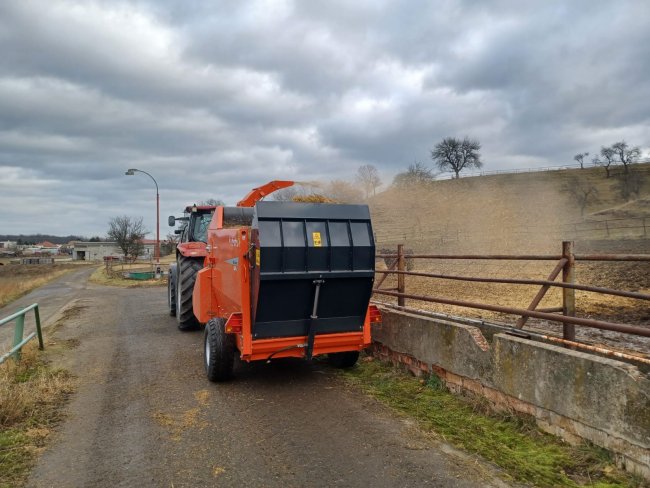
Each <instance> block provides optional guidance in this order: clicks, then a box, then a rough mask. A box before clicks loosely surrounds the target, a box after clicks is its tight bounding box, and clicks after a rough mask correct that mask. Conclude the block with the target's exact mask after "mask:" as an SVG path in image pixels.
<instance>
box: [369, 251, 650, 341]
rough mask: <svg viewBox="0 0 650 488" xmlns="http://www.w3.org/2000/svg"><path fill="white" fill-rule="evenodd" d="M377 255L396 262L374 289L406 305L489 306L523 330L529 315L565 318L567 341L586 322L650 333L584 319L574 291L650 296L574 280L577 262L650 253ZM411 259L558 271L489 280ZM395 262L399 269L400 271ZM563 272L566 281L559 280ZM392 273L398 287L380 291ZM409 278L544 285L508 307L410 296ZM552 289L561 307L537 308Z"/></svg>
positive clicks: (641, 258) (643, 257) (641, 257)
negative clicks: (420, 265)
mask: <svg viewBox="0 0 650 488" xmlns="http://www.w3.org/2000/svg"><path fill="white" fill-rule="evenodd" d="M377 257H378V258H393V259H395V258H396V261H395V262H394V263H393V265H391V267H390V269H388V270H377V271H376V272H377V273H379V274H382V275H383V276H382V277H381V279H380V280H379V285H377V286H376V287H375V289H374V290H373V291H374V293H376V294H380V295H388V296H394V297H396V298H397V304H398V306H402V307H403V306H404V305H405V301H406V299H407V298H408V299H412V300H420V301H425V302H433V303H442V304H447V305H454V306H459V307H465V308H475V309H479V310H489V311H493V312H501V313H506V314H513V315H519V316H520V318H519V319H518V320H517V322H516V325H515V328H517V329H521V328H523V326H524V325H525V324H526V322H527V320H528V318H530V317H533V318H539V319H545V320H549V321H553V322H561V323H562V325H563V339H564V340H567V341H575V326H576V325H581V326H585V327H592V328H596V329H603V330H611V331H615V332H624V333H628V334H634V335H640V336H645V337H650V329H649V328H643V327H638V326H633V325H628V324H621V323H616V322H607V321H603V320H594V319H585V318H580V317H576V316H575V315H576V303H575V302H576V298H575V291H576V290H580V291H586V292H592V293H601V294H606V295H613V296H619V297H624V298H632V299H638V300H650V295H648V294H645V293H638V292H631V291H623V290H614V289H611V288H605V287H599V286H591V285H580V284H576V283H575V264H576V261H610V262H611V261H637V262H650V254H616V255H614V254H578V255H576V254H574V252H573V242H572V241H564V242H562V254H561V255H546V254H545V255H540V254H527V255H511V254H485V255H477V254H405V253H404V247H403V246H402V245H401V244H400V245H399V246H398V247H397V254H378V255H377ZM406 259H450V260H517V261H557V264H556V266H555V268H554V269H553V271H552V272H551V273H550V275H549V276H548V279H546V280H534V279H518V278H485V277H476V276H455V275H445V274H438V273H426V272H419V271H407V270H406V269H405V268H406V266H405V262H406ZM395 264H396V265H397V269H396V270H395V269H394V268H395ZM560 273H561V274H562V281H561V282H558V281H555V279H556V278H557V277H558V276H559V274H560ZM389 274H396V275H397V288H396V289H395V288H392V289H388V290H386V289H379V286H380V285H381V284H382V283H383V282H384V280H385V279H386V277H387V276H388V275H389ZM406 276H422V277H428V278H438V279H447V280H458V281H468V282H479V283H499V284H515V285H537V286H541V288H540V290H539V291H538V292H537V294H536V295H535V297H534V298H533V299H532V301H531V303H530V305H529V306H528V308H527V309H522V308H515V307H505V306H501V305H489V304H484V303H475V302H469V301H464V300H454V299H449V298H440V297H426V296H422V295H411V294H407V293H406V284H405V278H406ZM551 287H558V288H561V289H562V306H561V307H549V308H546V309H541V310H540V309H537V307H538V305H539V304H540V303H541V301H542V300H543V298H544V297H545V296H546V293H547V292H548V290H549V289H550V288H551ZM555 312H561V313H562V315H555Z"/></svg>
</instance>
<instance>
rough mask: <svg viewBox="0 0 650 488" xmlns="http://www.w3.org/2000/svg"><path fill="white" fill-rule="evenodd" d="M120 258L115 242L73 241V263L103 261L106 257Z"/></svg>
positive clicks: (120, 254)
mask: <svg viewBox="0 0 650 488" xmlns="http://www.w3.org/2000/svg"><path fill="white" fill-rule="evenodd" d="M109 256H111V257H121V256H122V251H121V250H120V248H119V247H117V243H115V242H81V241H74V243H73V248H72V260H73V261H103V260H104V258H106V257H109Z"/></svg>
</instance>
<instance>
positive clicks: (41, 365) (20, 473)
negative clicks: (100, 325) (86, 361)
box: [0, 342, 74, 488]
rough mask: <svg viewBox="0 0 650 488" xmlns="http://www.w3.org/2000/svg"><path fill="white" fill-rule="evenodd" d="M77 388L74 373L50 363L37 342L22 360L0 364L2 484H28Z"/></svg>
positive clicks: (0, 486)
mask: <svg viewBox="0 0 650 488" xmlns="http://www.w3.org/2000/svg"><path fill="white" fill-rule="evenodd" d="M73 390H74V379H73V378H72V377H71V376H70V374H69V373H67V372H66V371H63V370H60V369H54V368H52V367H50V366H49V365H48V364H46V363H45V362H44V360H43V359H42V357H41V355H40V354H39V351H38V348H37V347H36V344H35V343H34V342H31V343H30V344H28V345H27V346H26V347H24V348H23V355H22V359H21V361H20V362H19V363H15V362H14V361H13V360H8V361H6V362H5V363H4V364H2V365H0V488H9V487H18V486H23V485H24V483H25V481H26V478H27V475H28V474H29V470H30V468H31V467H32V465H33V463H34V462H35V459H36V456H37V455H38V453H39V452H41V451H42V450H43V447H44V445H45V443H46V440H47V438H48V437H49V436H50V434H51V432H52V427H53V426H54V424H56V422H57V421H58V420H59V419H60V417H61V408H60V407H61V406H62V404H63V402H64V401H65V399H66V398H67V396H68V395H69V394H70V393H72V391H73Z"/></svg>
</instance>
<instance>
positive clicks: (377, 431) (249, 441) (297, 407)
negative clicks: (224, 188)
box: [29, 285, 504, 487]
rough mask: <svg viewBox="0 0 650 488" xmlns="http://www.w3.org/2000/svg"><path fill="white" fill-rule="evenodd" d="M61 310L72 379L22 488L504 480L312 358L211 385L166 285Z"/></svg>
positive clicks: (110, 293) (60, 336) (94, 297)
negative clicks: (72, 389)
mask: <svg viewBox="0 0 650 488" xmlns="http://www.w3.org/2000/svg"><path fill="white" fill-rule="evenodd" d="M66 315H67V319H66V320H65V322H64V324H63V325H61V326H59V327H58V330H57V332H56V335H55V337H54V340H55V341H57V342H58V343H59V344H61V343H63V341H67V343H68V344H69V345H70V347H71V348H70V349H67V350H66V351H65V352H64V355H63V357H62V358H61V357H60V358H59V360H58V361H57V362H59V363H61V365H62V366H64V367H66V368H68V369H70V370H71V371H72V372H73V373H74V374H75V375H77V376H78V377H79V382H80V385H79V389H78V392H77V393H76V394H75V395H73V398H72V399H71V402H70V404H69V405H68V407H67V419H66V421H64V422H63V423H62V425H60V427H59V434H58V435H57V436H55V439H54V440H53V441H52V443H51V445H50V447H49V448H48V449H47V450H46V452H45V453H43V455H42V456H41V457H40V459H39V462H38V464H37V466H36V467H35V469H34V470H33V472H32V475H31V478H30V480H29V486H38V487H44V486H57V487H68V486H70V487H72V486H74V487H78V486H93V487H109V486H110V487H115V486H156V487H160V486H174V487H182V486H188V487H189V486H192V487H196V486H264V487H267V486H283V487H284V486H375V487H381V486H386V487H388V486H445V487H447V486H503V485H504V483H503V482H502V481H500V480H499V479H498V478H497V475H496V474H495V471H494V470H493V469H492V468H490V467H489V466H486V465H484V464H483V463H481V462H479V461H477V460H476V459H474V458H471V457H468V456H465V455H462V454H459V453H457V452H455V451H454V450H453V449H451V448H450V447H448V446H445V445H442V444H439V443H437V442H435V441H433V440H431V439H429V438H427V437H425V436H424V435H422V434H421V433H419V432H418V431H417V429H416V428H415V427H414V426H413V425H412V424H411V423H409V422H408V421H406V420H405V419H400V418H397V417H395V416H394V415H393V414H392V413H391V412H389V411H388V410H387V409H385V408H384V407H382V406H381V405H379V404H378V403H376V402H375V401H374V400H372V399H369V398H367V397H365V396H363V395H362V394H360V393H359V392H357V391H354V390H350V389H349V388H347V387H346V386H345V385H344V383H343V382H342V380H341V379H340V378H339V377H338V376H337V374H336V373H335V372H334V371H333V370H331V369H329V368H327V367H325V366H323V365H321V364H319V363H314V364H308V363H304V362H281V361H278V362H276V363H273V364H271V365H265V364H258V365H254V366H251V365H239V366H238V367H237V369H236V375H237V377H236V379H235V380H234V381H233V382H230V383H227V384H220V385H215V384H212V383H209V382H208V381H207V380H206V378H205V375H204V372H203V368H202V337H203V336H202V332H201V331H195V332H189V333H181V332H180V331H178V330H177V329H176V327H175V322H174V319H172V318H170V317H169V316H168V315H167V313H166V303H165V290H164V289H163V288H154V289H145V288H140V289H117V288H106V287H101V286H98V285H88V286H87V287H86V289H84V290H82V291H81V292H80V293H79V294H78V296H77V298H76V300H75V301H74V302H73V303H72V304H71V308H70V309H69V310H68V311H67V313H66ZM46 334H47V333H46ZM47 336H49V337H48V340H50V341H51V340H52V336H51V334H47V335H46V337H47Z"/></svg>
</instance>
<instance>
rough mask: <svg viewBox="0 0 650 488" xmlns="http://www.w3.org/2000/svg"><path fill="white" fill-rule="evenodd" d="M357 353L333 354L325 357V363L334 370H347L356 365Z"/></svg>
mask: <svg viewBox="0 0 650 488" xmlns="http://www.w3.org/2000/svg"><path fill="white" fill-rule="evenodd" d="M358 359H359V351H347V352H334V353H331V354H328V355H327V361H328V362H329V363H330V365H332V366H334V367H335V368H340V369H347V368H351V367H352V366H354V365H355V364H357V360H358Z"/></svg>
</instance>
